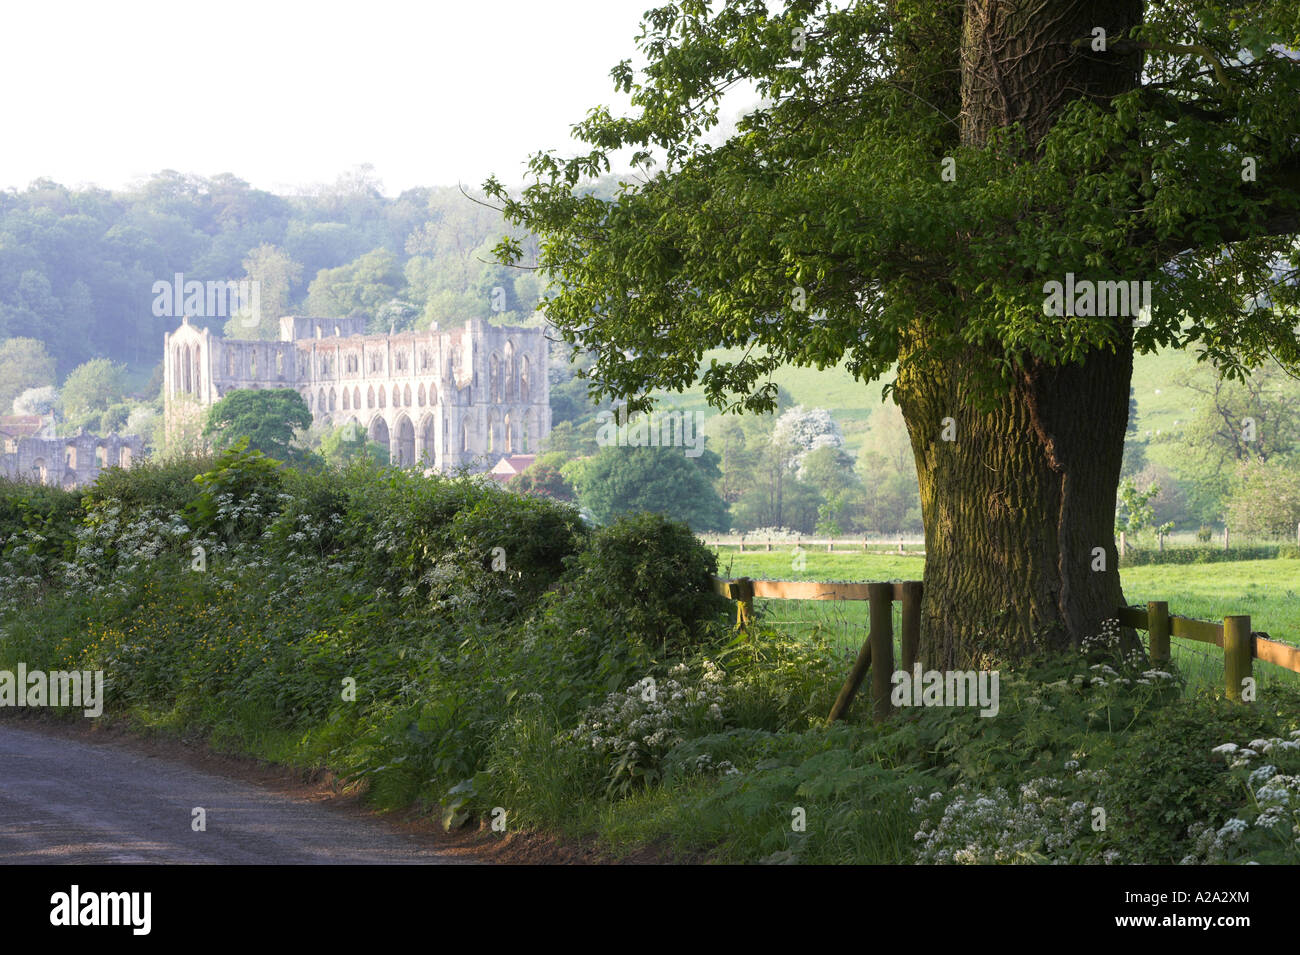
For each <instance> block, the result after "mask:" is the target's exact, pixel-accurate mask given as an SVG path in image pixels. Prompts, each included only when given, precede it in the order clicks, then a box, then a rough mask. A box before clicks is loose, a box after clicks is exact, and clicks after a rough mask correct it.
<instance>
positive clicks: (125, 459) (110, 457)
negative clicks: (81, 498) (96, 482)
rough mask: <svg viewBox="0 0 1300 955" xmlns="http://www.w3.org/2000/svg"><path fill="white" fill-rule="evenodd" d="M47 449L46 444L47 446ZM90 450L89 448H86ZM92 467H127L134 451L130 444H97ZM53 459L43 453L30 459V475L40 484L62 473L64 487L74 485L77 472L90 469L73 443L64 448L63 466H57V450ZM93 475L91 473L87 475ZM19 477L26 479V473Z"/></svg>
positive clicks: (131, 462)
mask: <svg viewBox="0 0 1300 955" xmlns="http://www.w3.org/2000/svg"><path fill="white" fill-rule="evenodd" d="M47 449H48V446H47ZM87 450H90V449H87ZM93 450H94V458H93V460H94V468H95V469H98V470H100V471H102V470H104V469H105V468H110V467H120V468H129V467H130V466H131V465H132V464H133V463H134V461H135V452H133V451H132V450H131V447H130V445H126V444H123V445H120V446H119V447H117V448H116V449H110V448H108V447H105V446H104V445H102V444H101V445H98V446H97V447H95V448H94V449H93ZM52 454H53V455H54V458H53V460H49V459H47V458H46V457H45V455H38V456H36V457H35V458H33V459H32V463H31V471H32V474H31V477H34V478H35V479H36V481H37V482H38V483H40V484H47V483H49V481H50V478H51V477H52V476H53V477H56V478H57V477H58V476H59V475H60V474H61V475H62V478H61V480H62V484H63V485H64V486H65V487H74V486H75V485H76V484H77V483H78V472H87V471H91V470H92V468H91V462H90V461H89V460H86V461H82V460H81V455H80V453H79V451H78V449H77V448H76V446H74V445H68V446H67V447H66V448H65V449H64V458H63V467H61V468H60V467H59V466H58V460H59V459H58V451H57V450H53V451H52ZM87 476H88V477H93V476H94V475H93V473H91V474H89V475H87ZM20 479H27V476H26V475H23V476H20Z"/></svg>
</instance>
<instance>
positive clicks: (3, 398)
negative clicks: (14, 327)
mask: <svg viewBox="0 0 1300 955" xmlns="http://www.w3.org/2000/svg"><path fill="white" fill-rule="evenodd" d="M0 255H3V251H0ZM53 384H54V359H53V358H52V357H51V356H50V353H49V352H48V351H46V350H45V345H44V343H42V342H40V341H37V340H36V339H34V338H11V339H9V340H8V341H6V342H0V412H2V413H4V414H9V412H10V409H11V408H12V407H13V401H14V399H15V398H17V397H18V396H19V395H20V394H22V393H23V392H24V391H26V390H27V389H28V388H46V387H50V386H52V385H53Z"/></svg>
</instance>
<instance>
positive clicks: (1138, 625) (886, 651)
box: [713, 577, 1300, 723]
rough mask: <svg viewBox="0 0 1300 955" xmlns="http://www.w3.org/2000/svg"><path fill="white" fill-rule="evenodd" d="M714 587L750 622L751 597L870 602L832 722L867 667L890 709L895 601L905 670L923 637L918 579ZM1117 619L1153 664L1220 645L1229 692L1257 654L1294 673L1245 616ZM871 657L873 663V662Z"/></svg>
mask: <svg viewBox="0 0 1300 955" xmlns="http://www.w3.org/2000/svg"><path fill="white" fill-rule="evenodd" d="M713 587H714V590H715V591H717V592H718V593H719V594H721V595H722V596H724V597H727V598H729V599H731V600H734V601H736V626H737V628H742V629H743V628H748V627H749V626H750V625H751V624H752V623H753V621H754V599H755V598H756V597H762V598H765V599H768V600H866V601H868V602H869V604H870V608H869V616H870V621H871V623H870V628H869V630H868V632H867V639H866V640H864V641H863V643H862V649H861V650H859V651H858V656H857V659H856V660H855V661H854V663H853V668H852V669H851V670H850V671H849V675H848V678H847V679H846V680H845V681H844V686H843V688H842V689H841V690H840V693H839V696H837V697H836V699H835V704H834V705H833V706H832V707H831V711H830V714H829V716H828V717H827V722H828V723H833V722H835V721H836V720H838V719H840V718H842V717H843V716H844V715H845V713H847V712H848V709H849V704H850V703H852V702H853V697H854V696H855V695H856V694H857V692H858V689H859V687H861V685H862V682H863V680H864V679H865V678H866V676H867V673H868V672H870V673H871V699H872V714H873V716H874V717H875V718H876V719H877V720H880V719H884V718H885V717H886V716H888V715H889V712H890V709H891V705H890V691H891V687H892V681H891V679H890V678H891V677H892V676H893V673H894V617H893V613H894V610H893V604H894V601H896V600H897V601H899V602H900V603H901V604H902V623H901V628H902V633H901V634H900V640H899V650H900V656H901V657H902V659H901V660H900V662H901V663H902V665H903V669H904V670H905V671H908V672H911V670H912V668H913V667H914V666H915V664H916V663H917V662H918V660H919V648H920V638H921V595H922V593H923V585H922V582H921V581H919V580H902V581H893V582H882V583H848V582H843V583H841V582H819V581H806V580H754V579H752V578H749V577H738V578H736V579H734V580H727V579H723V578H721V577H714V578H713ZM1115 615H1116V618H1117V619H1118V620H1119V623H1120V625H1121V626H1125V627H1131V628H1132V629H1134V630H1145V631H1146V632H1147V635H1148V653H1149V656H1150V658H1151V663H1152V665H1153V666H1157V665H1160V664H1163V663H1168V662H1169V658H1170V650H1169V640H1170V638H1175V639H1179V640H1194V641H1198V642H1200V643H1212V644H1214V645H1215V646H1217V647H1221V648H1222V649H1223V679H1224V689H1225V691H1226V692H1227V695H1228V698H1229V699H1233V700H1237V701H1238V702H1240V701H1241V700H1242V690H1243V688H1244V686H1245V681H1246V680H1247V679H1250V678H1251V677H1252V674H1253V672H1254V670H1253V667H1254V661H1255V660H1262V661H1263V662H1265V663H1271V664H1273V665H1274V666H1278V667H1281V668H1283V669H1285V670H1290V671H1292V672H1295V673H1300V647H1294V646H1291V645H1290V644H1286V643H1282V642H1280V641H1277V640H1274V639H1273V638H1272V637H1270V636H1269V635H1268V634H1267V633H1263V632H1256V631H1252V630H1251V629H1250V616H1249V615H1248V614H1247V615H1232V616H1227V617H1224V618H1223V622H1222V623H1213V622H1211V621H1208V620H1194V619H1192V618H1190V617H1180V616H1177V615H1176V614H1171V613H1170V612H1169V604H1168V603H1167V602H1166V601H1163V600H1154V601H1151V602H1150V603H1148V604H1147V605H1146V607H1120V608H1118V609H1117V610H1116V614H1115ZM873 662H874V663H875V666H872V664H873Z"/></svg>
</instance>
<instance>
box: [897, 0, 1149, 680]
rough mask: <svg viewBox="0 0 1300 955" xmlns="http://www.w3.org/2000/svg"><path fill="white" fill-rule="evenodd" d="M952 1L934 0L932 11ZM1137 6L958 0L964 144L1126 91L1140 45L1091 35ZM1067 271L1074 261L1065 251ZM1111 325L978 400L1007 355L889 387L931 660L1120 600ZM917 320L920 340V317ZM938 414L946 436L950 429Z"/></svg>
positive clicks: (1120, 393) (1063, 639)
mask: <svg viewBox="0 0 1300 955" xmlns="http://www.w3.org/2000/svg"><path fill="white" fill-rule="evenodd" d="M951 9H952V7H951V5H950V4H949V3H948V0H936V10H951ZM1141 16H1142V3H1141V2H1140V0H1034V2H1028V0H966V3H965V6H964V13H963V20H962V27H961V37H960V41H959V42H960V46H961V75H960V93H959V94H958V95H959V98H960V103H961V119H960V137H961V141H962V143H963V144H964V145H967V146H975V147H979V146H982V145H984V144H985V143H986V142H987V141H988V139H989V137H990V134H991V133H993V132H994V131H995V130H997V129H999V128H1003V127H1007V126H1010V125H1013V124H1016V125H1019V126H1020V128H1021V129H1022V130H1023V131H1024V134H1025V138H1026V142H1027V144H1028V146H1029V148H1030V149H1031V150H1032V149H1033V148H1034V147H1035V146H1036V145H1037V144H1038V142H1039V141H1040V140H1041V139H1042V137H1043V136H1044V135H1046V133H1047V132H1048V130H1050V128H1051V126H1052V123H1053V122H1054V120H1055V118H1056V117H1057V116H1058V115H1059V114H1060V112H1061V110H1062V109H1063V108H1064V107H1066V106H1067V105H1068V104H1069V103H1070V102H1071V101H1073V100H1075V99H1077V98H1079V97H1089V98H1092V99H1095V100H1098V101H1107V100H1109V99H1110V98H1111V97H1112V96H1114V95H1116V94H1118V93H1122V92H1124V91H1126V90H1129V89H1132V88H1133V86H1134V85H1135V84H1136V83H1137V82H1138V79H1139V76H1140V73H1141V61H1140V56H1139V55H1138V54H1136V53H1130V54H1129V55H1126V56H1118V55H1115V54H1114V53H1113V52H1105V53H1103V52H1099V51H1094V50H1093V49H1092V48H1091V43H1089V42H1088V41H1089V40H1090V39H1091V38H1092V37H1093V36H1095V34H1094V29H1095V28H1097V27H1101V28H1102V29H1104V30H1105V31H1106V35H1107V37H1110V38H1114V37H1117V36H1119V35H1121V34H1127V33H1128V32H1129V31H1130V30H1131V28H1132V27H1133V26H1134V25H1136V24H1137V23H1139V22H1140V21H1141ZM1080 41H1082V42H1080ZM954 92H955V91H954ZM1006 159H1007V161H1008V162H1015V161H1025V160H1031V161H1032V156H1018V157H1016V156H1007V157H1006ZM1079 265H1080V266H1081V265H1082V263H1079ZM1066 271H1082V268H1079V267H1076V266H1075V265H1073V264H1072V263H1068V262H1063V263H1061V272H1062V277H1064V273H1065V272H1066ZM967 291H969V290H963V289H954V295H955V296H957V297H958V298H960V297H961V296H962V295H963V293H964V292H967ZM972 307H978V306H977V305H972ZM1120 321H1122V320H1120ZM1116 331H1117V340H1118V341H1117V346H1116V349H1115V351H1113V352H1100V351H1099V352H1096V353H1093V354H1092V355H1091V356H1090V357H1089V359H1088V360H1087V361H1086V362H1085V363H1083V364H1080V365H1072V366H1064V367H1049V366H1046V365H1041V364H1037V363H1030V364H1027V365H1022V366H1021V367H1019V368H1017V369H1016V371H1015V374H1014V376H1013V377H1014V381H1013V383H1012V385H1011V387H1010V389H1009V390H1008V391H1007V392H1006V393H1005V394H1004V395H1002V397H1001V398H1000V399H998V400H997V401H996V402H995V404H994V405H993V407H992V408H991V410H987V411H983V410H979V408H978V407H977V403H976V402H975V401H974V400H973V398H972V394H971V385H970V380H969V378H970V373H971V372H972V371H973V369H974V368H975V367H976V366H981V365H982V366H984V367H988V366H989V363H990V360H991V359H997V358H1000V357H1001V356H1000V355H996V354H988V353H980V352H977V351H975V350H972V351H970V352H968V353H967V354H966V355H965V356H964V357H963V356H956V357H953V358H949V359H947V360H946V361H942V362H938V361H932V362H929V363H927V364H924V365H920V366H917V365H912V366H909V365H908V362H907V357H908V356H907V355H904V356H902V357H903V359H904V360H903V362H902V364H901V366H900V373H899V379H898V391H897V396H898V400H899V403H900V405H901V406H902V410H903V416H904V418H905V419H906V421H907V425H908V431H909V433H910V435H911V439H912V449H913V452H914V454H915V457H916V464H917V474H918V478H919V479H920V486H921V507H922V513H923V516H924V520H925V543H926V561H925V592H924V597H923V602H922V630H921V634H922V636H921V651H922V654H923V659H924V661H925V663H926V665H927V666H932V667H940V668H959V667H960V668H965V667H969V666H986V665H989V664H997V663H1001V662H1006V661H1009V660H1014V659H1017V658H1020V657H1022V656H1024V655H1025V654H1026V653H1028V652H1030V651H1031V650H1033V649H1040V648H1041V649H1059V648H1062V647H1064V646H1066V645H1068V644H1070V643H1077V642H1078V641H1079V640H1080V639H1082V638H1083V637H1085V636H1088V635H1090V634H1093V633H1096V632H1098V630H1099V627H1100V624H1101V621H1103V620H1105V619H1107V618H1109V617H1113V616H1114V615H1115V611H1116V609H1117V608H1118V607H1119V606H1120V604H1121V602H1122V600H1123V595H1122V593H1121V590H1120V582H1119V573H1118V568H1117V566H1116V564H1117V560H1116V556H1117V555H1116V550H1115V541H1114V508H1115V493H1116V490H1117V487H1118V483H1119V472H1120V465H1121V459H1122V456H1123V449H1124V432H1125V427H1126V424H1127V421H1128V395H1129V379H1130V377H1131V375H1132V357H1133V356H1132V334H1131V329H1130V328H1123V327H1117V329H1116ZM917 332H918V334H919V335H920V336H922V337H923V336H925V334H926V322H925V320H924V318H922V319H920V321H919V324H918V328H917ZM973 347H974V346H972V349H973ZM946 418H951V419H952V425H953V427H954V429H955V433H953V434H952V435H951V437H952V438H953V440H951V441H948V440H944V439H943V432H944V419H946Z"/></svg>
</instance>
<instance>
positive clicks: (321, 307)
mask: <svg viewBox="0 0 1300 955" xmlns="http://www.w3.org/2000/svg"><path fill="white" fill-rule="evenodd" d="M403 282H404V277H403V275H402V269H401V265H400V263H399V262H398V261H397V257H396V256H395V255H393V253H391V252H389V251H388V250H387V249H375V250H374V251H373V252H367V253H366V254H365V255H363V256H361V257H360V258H359V259H357V260H356V261H354V262H349V263H348V264H347V265H342V266H339V267H338V268H335V269H322V270H321V271H320V272H319V273H317V275H316V278H315V279H314V280H313V281H312V283H311V287H310V288H309V289H308V292H307V311H308V312H309V313H310V314H312V315H322V316H325V317H327V318H348V317H350V316H353V315H365V316H368V317H372V316H374V315H376V313H378V311H379V309H380V308H381V307H382V306H383V305H384V304H385V303H386V302H388V301H389V300H391V299H392V298H393V297H394V296H395V295H396V294H397V291H398V289H399V288H401V286H402V284H403Z"/></svg>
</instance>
